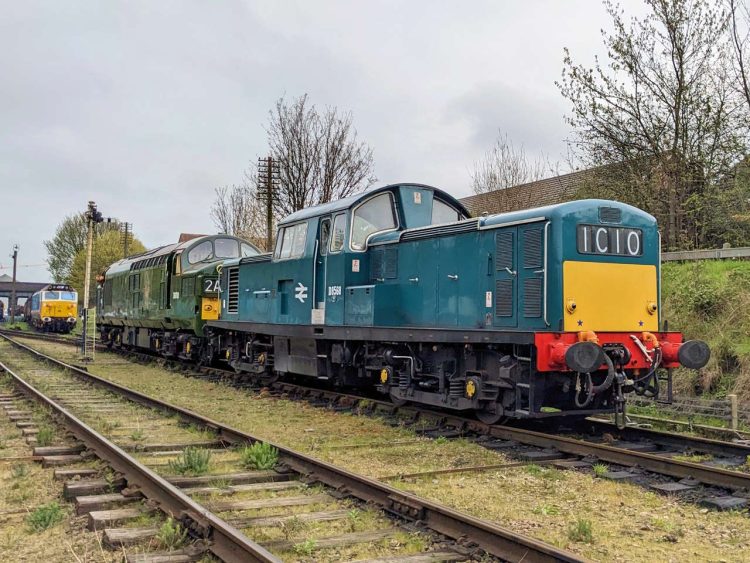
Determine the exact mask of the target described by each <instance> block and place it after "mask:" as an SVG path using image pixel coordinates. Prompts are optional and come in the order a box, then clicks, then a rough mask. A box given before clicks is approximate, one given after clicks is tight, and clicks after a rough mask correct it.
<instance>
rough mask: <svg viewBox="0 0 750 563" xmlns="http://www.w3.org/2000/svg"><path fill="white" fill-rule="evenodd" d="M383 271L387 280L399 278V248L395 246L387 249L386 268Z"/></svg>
mask: <svg viewBox="0 0 750 563" xmlns="http://www.w3.org/2000/svg"><path fill="white" fill-rule="evenodd" d="M383 270H384V273H385V278H386V279H394V278H397V277H398V248H396V247H395V246H391V247H390V248H386V249H385V266H384V268H383Z"/></svg>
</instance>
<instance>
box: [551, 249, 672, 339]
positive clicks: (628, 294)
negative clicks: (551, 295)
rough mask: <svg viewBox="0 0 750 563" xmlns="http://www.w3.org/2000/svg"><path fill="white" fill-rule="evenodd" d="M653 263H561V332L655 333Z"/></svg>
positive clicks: (654, 279)
mask: <svg viewBox="0 0 750 563" xmlns="http://www.w3.org/2000/svg"><path fill="white" fill-rule="evenodd" d="M656 276H657V272H656V266H654V265H653V264H617V263H612V262H579V261H570V260H569V261H565V262H563V307H564V313H563V315H564V317H565V322H564V330H565V331H586V330H593V331H595V332H632V331H654V332H656V331H658V330H659V314H658V310H657V309H658V306H657V303H658V286H657V279H656Z"/></svg>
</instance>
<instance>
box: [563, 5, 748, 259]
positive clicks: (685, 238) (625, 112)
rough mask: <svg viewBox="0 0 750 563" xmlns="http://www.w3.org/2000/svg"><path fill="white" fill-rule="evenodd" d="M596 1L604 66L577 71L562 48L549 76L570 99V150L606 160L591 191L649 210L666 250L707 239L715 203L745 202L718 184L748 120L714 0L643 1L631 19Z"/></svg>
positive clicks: (740, 145) (742, 144)
mask: <svg viewBox="0 0 750 563" xmlns="http://www.w3.org/2000/svg"><path fill="white" fill-rule="evenodd" d="M604 4H605V7H606V9H607V11H608V13H609V15H610V17H611V18H612V23H613V27H614V30H613V32H612V33H607V32H604V31H603V32H602V35H603V39H604V46H605V47H606V49H607V54H608V55H607V56H608V59H609V60H608V63H607V64H606V65H602V64H601V63H600V62H599V60H597V61H596V63H595V66H594V68H586V67H584V66H583V65H578V64H575V63H574V62H573V60H572V58H571V55H570V53H569V52H568V51H567V50H566V55H565V61H564V70H563V77H562V79H561V81H560V82H558V87H559V89H560V91H561V92H562V94H563V96H565V97H566V98H567V99H568V100H569V101H570V103H571V105H572V113H571V114H570V116H569V118H568V121H569V122H570V124H571V125H572V126H573V128H574V137H573V139H572V140H571V145H572V148H573V151H574V153H575V154H576V156H577V157H578V158H579V159H580V160H581V161H582V163H583V164H585V165H588V166H597V165H602V164H609V165H614V166H612V167H608V168H604V169H602V170H603V172H604V173H603V174H602V175H601V176H600V178H599V181H598V182H596V183H594V184H593V185H592V186H591V188H590V189H591V191H593V192H598V194H607V195H609V196H614V197H615V198H616V199H621V200H623V201H626V202H628V203H633V204H636V205H639V206H640V207H642V208H645V209H646V210H647V211H649V212H651V213H652V214H653V215H655V216H656V217H657V219H659V222H660V226H661V229H662V233H663V239H664V244H665V246H666V247H667V248H677V247H685V246H711V245H714V244H716V243H717V242H718V241H716V240H715V236H717V235H716V229H715V228H714V226H713V224H712V221H713V220H714V219H715V218H716V214H717V213H716V212H717V210H716V208H715V207H714V206H715V205H723V206H725V207H723V212H725V213H726V212H729V211H732V210H734V209H736V208H737V207H743V206H744V207H747V201H746V200H745V199H742V198H741V197H729V196H730V195H731V194H729V193H726V192H725V191H724V188H725V187H726V185H727V184H726V179H727V178H728V177H729V176H731V175H732V170H733V168H734V166H735V165H736V164H737V163H738V162H739V161H740V160H741V158H742V157H743V156H744V154H745V151H746V149H747V135H748V123H750V119H748V116H749V115H750V114H749V113H748V108H746V106H745V104H744V103H743V100H742V98H741V96H740V95H739V94H738V91H737V89H736V88H735V86H734V84H733V76H732V72H731V68H730V64H729V62H728V61H729V58H728V57H727V50H728V46H727V44H728V41H727V39H728V26H727V21H728V20H727V18H726V15H725V13H724V12H723V10H722V7H723V5H722V0H645V4H646V6H647V7H648V9H649V13H648V15H647V16H646V17H644V18H642V19H639V18H632V19H630V20H626V19H625V16H624V14H623V12H622V10H621V9H620V8H619V6H618V5H617V4H614V3H613V2H611V1H610V0H605V2H604ZM735 195H737V196H739V194H735ZM726 206H729V207H726Z"/></svg>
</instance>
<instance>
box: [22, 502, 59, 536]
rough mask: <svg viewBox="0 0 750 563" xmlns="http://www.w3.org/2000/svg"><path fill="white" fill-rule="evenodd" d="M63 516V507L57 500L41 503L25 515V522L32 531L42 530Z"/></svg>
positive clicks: (57, 521) (56, 522)
mask: <svg viewBox="0 0 750 563" xmlns="http://www.w3.org/2000/svg"><path fill="white" fill-rule="evenodd" d="M63 518H65V513H64V512H63V509H62V508H61V507H60V505H59V504H58V503H57V502H51V503H49V504H45V505H42V506H40V507H38V508H36V509H35V510H34V511H33V512H31V513H30V514H29V515H28V516H27V517H26V523H27V524H28V525H29V527H30V528H31V529H32V530H33V531H34V532H43V531H44V530H46V529H48V528H51V527H52V526H54V525H55V524H58V523H59V522H62V520H63Z"/></svg>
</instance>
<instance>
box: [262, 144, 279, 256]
mask: <svg viewBox="0 0 750 563" xmlns="http://www.w3.org/2000/svg"><path fill="white" fill-rule="evenodd" d="M279 175H280V173H279V161H278V160H277V159H275V158H273V157H271V156H268V157H266V158H259V159H258V196H259V197H260V198H261V199H262V200H263V201H264V202H265V204H266V250H267V251H268V252H271V250H272V245H273V204H274V201H276V197H277V194H278V190H279Z"/></svg>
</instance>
